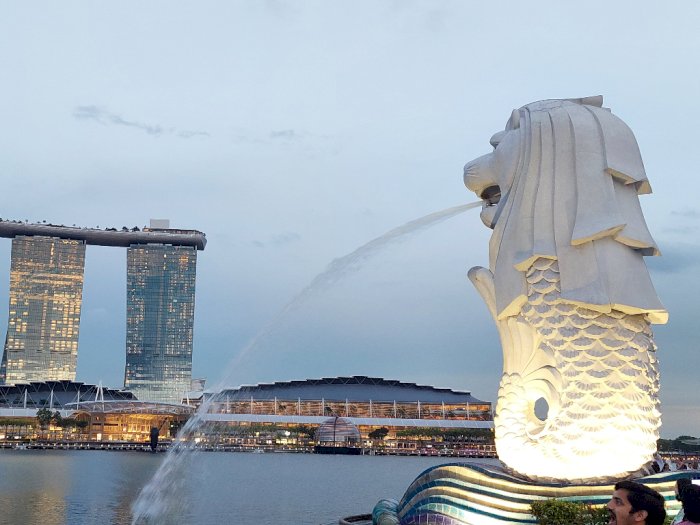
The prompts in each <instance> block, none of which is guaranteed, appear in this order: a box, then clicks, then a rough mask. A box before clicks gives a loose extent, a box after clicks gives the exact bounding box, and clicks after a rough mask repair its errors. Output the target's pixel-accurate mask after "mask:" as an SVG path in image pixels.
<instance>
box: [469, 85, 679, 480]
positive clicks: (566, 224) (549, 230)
mask: <svg viewBox="0 0 700 525" xmlns="http://www.w3.org/2000/svg"><path fill="white" fill-rule="evenodd" d="M602 102H603V100H602V97H589V98H583V99H569V100H544V101H540V102H535V103H532V104H528V105H526V106H523V107H522V108H520V109H518V110H515V111H513V113H512V116H511V117H510V119H509V121H508V123H507V125H506V129H505V130H504V131H501V132H499V133H496V134H495V135H494V136H493V137H492V138H491V144H492V146H493V147H494V151H492V152H491V153H489V154H488V155H484V156H483V157H480V158H478V159H476V160H474V161H472V162H470V163H468V164H467V165H466V166H465V168H464V182H465V184H466V186H467V187H468V188H469V189H470V190H471V191H473V192H475V193H476V194H477V195H478V196H479V197H481V198H482V199H483V200H484V204H483V210H482V212H481V217H482V220H483V222H484V223H485V224H486V225H487V226H488V227H489V228H492V229H493V234H492V236H491V240H490V245H489V269H488V270H487V269H485V268H472V269H471V270H470V271H469V278H470V279H471V281H472V282H473V283H474V285H475V286H476V288H477V290H478V291H479V293H480V294H481V296H482V297H483V299H484V301H485V302H486V304H487V306H488V308H489V310H490V312H491V315H492V316H493V318H494V320H495V322H496V325H497V327H498V331H499V335H500V338H501V344H502V347H503V376H502V379H501V383H500V387H499V393H498V403H497V407H496V416H495V421H494V423H495V431H496V447H497V451H498V455H499V457H500V459H501V460H502V461H503V462H504V463H505V464H506V466H508V467H509V468H511V469H512V470H513V471H515V472H516V473H519V474H521V475H523V476H525V477H527V478H530V479H533V480H539V481H545V480H557V481H603V480H609V479H611V478H619V477H623V476H626V475H631V474H633V473H635V472H637V471H639V469H641V468H642V467H643V466H644V465H645V464H646V463H647V462H649V461H650V460H651V459H652V457H653V454H654V453H655V452H656V441H657V439H658V437H659V434H658V430H659V426H660V417H661V414H660V411H659V400H658V391H659V378H658V366H657V359H656V346H655V344H654V340H653V335H652V331H651V328H650V323H665V322H666V320H667V317H668V314H667V312H666V310H665V309H664V307H663V306H662V305H661V303H660V302H659V299H658V298H657V296H656V292H655V291H654V287H653V285H652V283H651V279H650V278H649V274H648V271H647V268H646V265H645V263H644V260H643V256H646V255H659V251H658V248H657V246H656V244H655V242H654V240H653V239H652V237H651V234H650V233H649V231H648V230H647V226H646V223H645V221H644V217H643V215H642V210H641V208H640V205H639V200H638V195H640V194H645V193H650V192H651V188H650V186H649V182H648V181H647V177H646V174H645V172H644V166H643V164H642V160H641V156H640V153H639V148H638V146H637V142H636V140H635V138H634V135H633V134H632V131H631V130H630V129H629V128H628V127H627V125H625V123H624V122H622V121H621V120H620V119H619V118H617V117H616V116H615V115H613V114H612V113H611V112H610V110H609V109H607V108H604V107H602ZM542 400H543V401H542ZM536 404H537V405H538V411H539V409H540V407H543V408H544V409H548V411H547V414H546V416H543V415H542V414H536V413H535V405H536ZM538 416H539V417H538Z"/></svg>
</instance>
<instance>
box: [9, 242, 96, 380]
mask: <svg viewBox="0 0 700 525" xmlns="http://www.w3.org/2000/svg"><path fill="white" fill-rule="evenodd" d="M84 268H85V242H84V241H82V240H70V239H61V238H58V237H45V236H25V235H18V236H16V237H14V238H13V239H12V261H11V264H10V307H9V320H8V323H7V336H6V338H5V348H4V351H3V354H2V362H1V364H0V384H8V385H14V384H16V383H20V382H29V381H50V380H61V379H67V380H70V381H74V380H75V369H76V364H77V359H78V332H79V329H80V309H81V303H82V296H83V273H84Z"/></svg>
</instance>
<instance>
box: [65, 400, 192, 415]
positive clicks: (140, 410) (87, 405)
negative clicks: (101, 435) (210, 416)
mask: <svg viewBox="0 0 700 525" xmlns="http://www.w3.org/2000/svg"><path fill="white" fill-rule="evenodd" d="M64 408H65V409H66V410H74V411H76V412H87V413H97V414H159V415H168V416H189V415H191V414H192V413H193V412H194V407H189V406H187V405H175V404H172V403H154V402H152V401H138V400H136V399H132V400H117V399H115V400H112V401H89V402H84V403H70V404H68V405H66V406H65V407H64Z"/></svg>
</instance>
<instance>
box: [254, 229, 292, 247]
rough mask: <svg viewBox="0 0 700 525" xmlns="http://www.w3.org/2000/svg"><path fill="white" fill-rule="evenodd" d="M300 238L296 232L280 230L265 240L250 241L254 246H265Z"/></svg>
mask: <svg viewBox="0 0 700 525" xmlns="http://www.w3.org/2000/svg"><path fill="white" fill-rule="evenodd" d="M300 240H301V235H299V234H298V233H296V232H282V233H277V234H275V235H273V236H272V237H270V238H269V239H268V240H267V241H260V240H254V241H252V242H251V244H252V245H253V246H255V247H256V248H265V247H267V246H268V245H270V246H283V245H285V244H290V243H293V242H298V241H300Z"/></svg>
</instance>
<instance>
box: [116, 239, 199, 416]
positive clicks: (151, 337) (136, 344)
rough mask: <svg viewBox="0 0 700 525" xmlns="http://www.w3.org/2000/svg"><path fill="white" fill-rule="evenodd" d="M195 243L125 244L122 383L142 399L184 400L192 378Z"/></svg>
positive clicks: (160, 400)
mask: <svg viewBox="0 0 700 525" xmlns="http://www.w3.org/2000/svg"><path fill="white" fill-rule="evenodd" d="M196 265H197V248H196V247H194V246H173V245H167V244H139V245H132V246H130V247H129V248H128V249H127V271H126V273H127V299H126V300H127V306H126V308H127V316H126V317H127V329H126V370H125V374H124V387H125V388H126V389H128V390H130V391H131V392H133V393H134V394H135V395H136V397H137V398H138V399H140V400H143V401H158V402H172V403H180V401H181V399H182V398H183V394H184V393H186V392H188V391H189V390H190V380H191V379H192V337H193V328H194V296H195V276H196Z"/></svg>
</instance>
